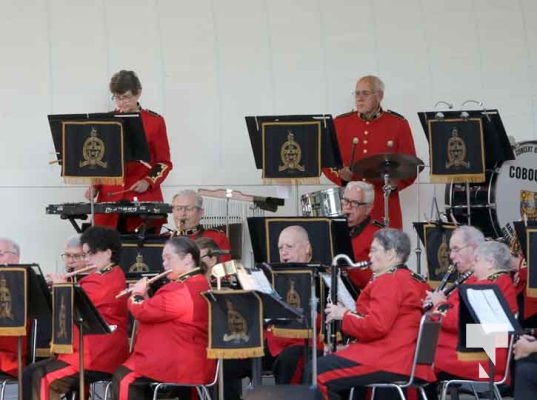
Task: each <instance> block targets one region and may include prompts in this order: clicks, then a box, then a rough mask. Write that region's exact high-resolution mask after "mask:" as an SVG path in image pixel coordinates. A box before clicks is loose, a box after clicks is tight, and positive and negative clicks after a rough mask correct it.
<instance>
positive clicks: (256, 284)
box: [237, 268, 275, 294]
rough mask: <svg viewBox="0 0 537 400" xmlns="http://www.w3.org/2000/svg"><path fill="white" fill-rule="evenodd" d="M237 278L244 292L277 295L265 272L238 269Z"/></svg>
mask: <svg viewBox="0 0 537 400" xmlns="http://www.w3.org/2000/svg"><path fill="white" fill-rule="evenodd" d="M237 278H238V279H239V283H240V285H241V287H242V288H243V289H244V290H257V291H259V292H262V293H267V294H274V293H275V292H274V289H273V288H272V286H271V285H270V282H269V281H268V279H267V277H266V276H265V274H264V273H263V271H260V270H257V271H254V270H250V271H247V270H246V268H238V269H237Z"/></svg>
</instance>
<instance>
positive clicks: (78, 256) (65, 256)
mask: <svg viewBox="0 0 537 400" xmlns="http://www.w3.org/2000/svg"><path fill="white" fill-rule="evenodd" d="M60 256H61V258H62V260H63V261H67V260H68V259H70V258H72V259H73V260H80V259H82V258H83V257H84V254H71V253H62V254H60Z"/></svg>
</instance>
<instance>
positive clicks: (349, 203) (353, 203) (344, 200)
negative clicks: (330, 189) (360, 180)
mask: <svg viewBox="0 0 537 400" xmlns="http://www.w3.org/2000/svg"><path fill="white" fill-rule="evenodd" d="M341 205H342V206H343V207H347V206H349V207H351V208H358V207H360V206H367V205H369V203H364V202H361V201H358V200H351V199H348V198H346V197H343V198H342V199H341Z"/></svg>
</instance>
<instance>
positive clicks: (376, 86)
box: [358, 75, 384, 93]
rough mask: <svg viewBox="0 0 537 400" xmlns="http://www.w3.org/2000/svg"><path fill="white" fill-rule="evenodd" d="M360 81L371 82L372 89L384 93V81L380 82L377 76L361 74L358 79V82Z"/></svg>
mask: <svg viewBox="0 0 537 400" xmlns="http://www.w3.org/2000/svg"><path fill="white" fill-rule="evenodd" d="M360 81H366V82H368V83H369V84H371V87H372V88H373V90H375V91H379V92H382V93H384V82H382V80H381V79H380V78H379V77H378V76H375V75H366V76H362V77H361V78H360V79H359V80H358V82H360Z"/></svg>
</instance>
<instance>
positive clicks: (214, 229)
mask: <svg viewBox="0 0 537 400" xmlns="http://www.w3.org/2000/svg"><path fill="white" fill-rule="evenodd" d="M205 231H206V232H211V231H212V232H217V233H223V234H224V235H225V234H226V232H224V231H223V230H222V229H216V228H205Z"/></svg>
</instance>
